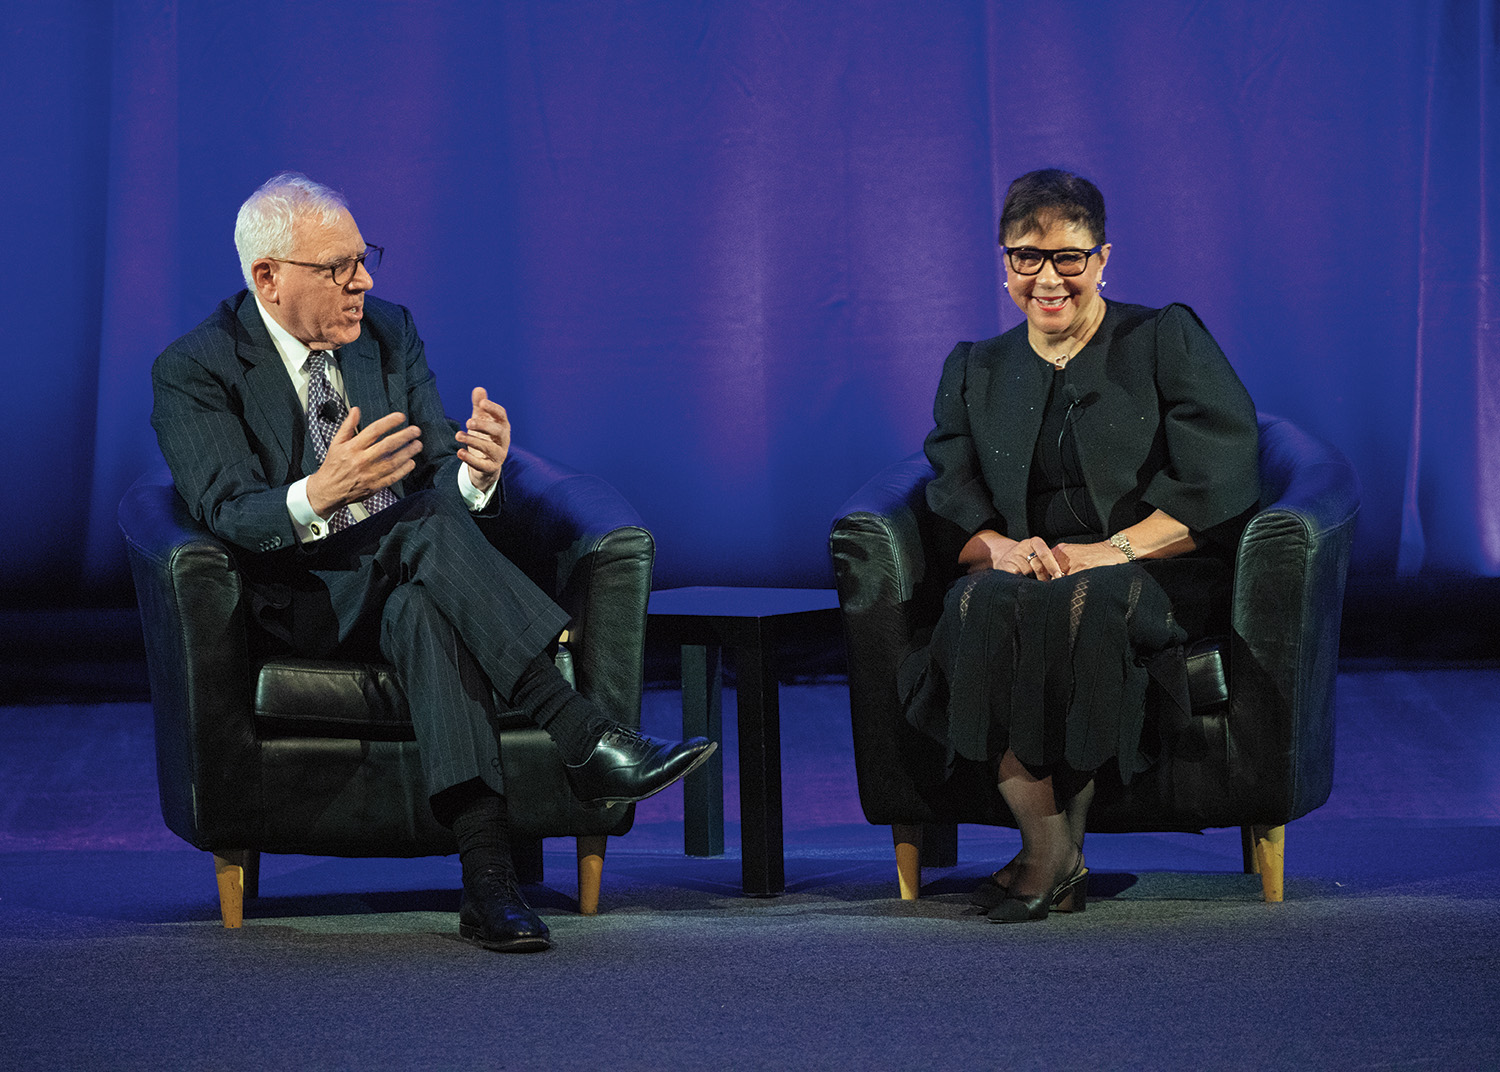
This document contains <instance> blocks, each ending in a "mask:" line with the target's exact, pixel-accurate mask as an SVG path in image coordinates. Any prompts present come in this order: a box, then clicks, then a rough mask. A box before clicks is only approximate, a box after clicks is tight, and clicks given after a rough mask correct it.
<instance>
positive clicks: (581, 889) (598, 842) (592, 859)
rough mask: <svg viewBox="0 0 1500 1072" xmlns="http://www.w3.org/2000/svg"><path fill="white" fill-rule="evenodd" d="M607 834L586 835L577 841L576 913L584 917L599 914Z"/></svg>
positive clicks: (607, 840) (607, 841)
mask: <svg viewBox="0 0 1500 1072" xmlns="http://www.w3.org/2000/svg"><path fill="white" fill-rule="evenodd" d="M608 843H609V836H608V835H607V834H588V835H585V836H583V837H580V838H579V839H578V911H579V913H580V914H582V915H585V916H592V915H597V914H598V912H599V887H600V885H601V884H602V883H603V881H604V850H605V847H606V846H607V845H608Z"/></svg>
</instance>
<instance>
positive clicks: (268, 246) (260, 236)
mask: <svg viewBox="0 0 1500 1072" xmlns="http://www.w3.org/2000/svg"><path fill="white" fill-rule="evenodd" d="M347 211H349V203H348V202H347V201H345V200H344V195H343V194H341V193H339V192H338V191H337V190H334V189H331V188H329V187H327V186H324V185H323V184H322V183H320V182H314V181H313V180H312V179H309V178H308V177H307V176H306V175H303V174H302V173H300V172H297V171H283V172H282V173H281V174H279V175H275V176H272V177H271V178H269V179H267V180H266V182H265V185H263V186H262V187H261V188H260V189H259V190H256V191H255V192H254V193H253V194H251V195H250V196H249V197H248V198H246V200H245V203H244V204H243V205H241V206H240V214H239V216H238V217H236V219H235V221H234V248H235V249H236V250H237V251H238V252H239V255H240V272H241V273H242V274H243V275H244V277H245V286H247V287H249V288H250V289H251V290H252V291H254V290H255V279H254V277H253V276H252V274H251V271H250V266H251V265H252V264H254V263H255V262H256V261H258V260H260V259H261V258H262V257H280V258H285V257H289V256H291V254H292V251H293V250H294V249H295V248H296V246H295V235H294V232H295V230H296V226H297V221H298V220H300V219H302V218H303V217H304V216H317V217H318V218H319V222H320V223H323V224H331V223H334V222H335V221H336V220H337V219H338V218H339V216H340V215H341V214H342V213H345V212H347Z"/></svg>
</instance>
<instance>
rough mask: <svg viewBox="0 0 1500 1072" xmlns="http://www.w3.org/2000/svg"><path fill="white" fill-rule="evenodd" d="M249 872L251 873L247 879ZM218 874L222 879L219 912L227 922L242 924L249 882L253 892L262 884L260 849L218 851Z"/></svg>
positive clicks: (216, 871)
mask: <svg viewBox="0 0 1500 1072" xmlns="http://www.w3.org/2000/svg"><path fill="white" fill-rule="evenodd" d="M247 873H248V875H249V877H250V881H249V883H247V882H246V876H247ZM214 876H215V877H216V878H217V879H218V881H219V916H220V917H221V918H222V919H223V920H224V926H225V927H227V928H230V929H233V928H235V927H239V926H240V925H241V924H243V923H244V921H245V889H246V886H247V885H249V886H250V888H251V896H252V897H253V896H254V895H255V892H256V891H255V887H256V886H258V885H259V876H260V853H258V852H255V851H254V850H251V849H239V850H232V851H229V852H225V853H217V852H216V853H214Z"/></svg>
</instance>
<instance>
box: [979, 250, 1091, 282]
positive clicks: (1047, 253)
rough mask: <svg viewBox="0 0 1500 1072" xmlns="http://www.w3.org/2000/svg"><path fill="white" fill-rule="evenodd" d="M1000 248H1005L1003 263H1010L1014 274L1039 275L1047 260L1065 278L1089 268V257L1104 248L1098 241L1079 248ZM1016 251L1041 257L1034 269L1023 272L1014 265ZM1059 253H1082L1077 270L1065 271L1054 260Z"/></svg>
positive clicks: (1079, 273)
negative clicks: (1088, 247)
mask: <svg viewBox="0 0 1500 1072" xmlns="http://www.w3.org/2000/svg"><path fill="white" fill-rule="evenodd" d="M1000 248H1001V249H1003V250H1005V263H1006V264H1008V265H1010V270H1011V271H1012V272H1015V273H1016V275H1028V276H1030V275H1041V273H1042V265H1044V264H1046V263H1047V262H1048V261H1051V262H1052V270H1053V271H1054V272H1056V273H1057V274H1058V275H1060V276H1063V277H1064V278H1066V279H1071V278H1073V277H1074V276H1078V275H1082V274H1083V273H1084V272H1086V271H1088V270H1089V258H1090V257H1092V256H1093V255H1094V254H1095V253H1098V252H1099V251H1100V250H1102V249H1103V248H1104V243H1103V242H1101V243H1099V244H1098V245H1097V246H1095V247H1094V248H1093V249H1080V248H1078V247H1077V246H1067V247H1065V248H1063V249H1038V248H1037V247H1036V246H1015V247H1011V246H1001V247H1000ZM1017 253H1039V254H1041V257H1042V259H1041V261H1040V262H1038V264H1037V266H1036V270H1035V271H1031V272H1025V271H1022V270H1021V269H1020V268H1018V267H1016V261H1015V257H1016V254H1017ZM1059 253H1082V254H1083V264H1082V265H1080V266H1079V268H1078V271H1076V272H1065V271H1063V270H1062V268H1061V267H1060V266H1059V265H1058V263H1057V260H1056V257H1057V255H1058V254H1059Z"/></svg>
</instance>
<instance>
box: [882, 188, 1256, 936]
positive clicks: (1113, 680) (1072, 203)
mask: <svg viewBox="0 0 1500 1072" xmlns="http://www.w3.org/2000/svg"><path fill="white" fill-rule="evenodd" d="M1000 240H1001V242H1002V243H1003V248H1004V252H1005V267H1006V279H1005V287H1006V289H1007V290H1008V291H1009V293H1010V296H1011V299H1012V300H1013V301H1015V303H1016V305H1017V306H1018V307H1019V308H1020V309H1021V311H1022V312H1023V313H1025V314H1026V323H1025V324H1022V325H1018V326H1017V327H1015V328H1014V329H1012V330H1011V331H1008V332H1006V333H1005V334H1004V335H1001V336H1000V337H999V338H995V339H990V340H988V341H986V342H981V343H960V344H959V345H958V346H957V347H956V348H955V349H954V351H953V353H952V354H950V355H949V356H948V359H947V361H946V363H945V364H944V366H943V373H942V379H941V382H940V383H939V386H938V393H937V400H936V402H935V404H934V407H933V411H934V418H935V422H936V427H935V428H934V429H933V430H932V433H931V434H930V435H929V436H928V437H927V441H926V444H925V448H926V452H927V456H928V458H929V459H930V460H931V462H932V465H933V467H934V469H935V470H936V475H935V477H934V478H933V480H932V481H931V482H930V483H929V484H928V486H927V502H928V504H929V505H930V506H931V508H932V510H933V511H934V512H935V513H936V514H937V515H938V516H939V517H940V518H942V519H944V520H945V521H946V522H949V523H951V524H952V525H953V526H956V528H957V530H958V531H957V537H958V538H956V539H955V540H954V545H955V546H958V545H959V544H961V550H960V551H959V552H958V555H957V566H958V567H961V568H962V569H963V570H965V571H966V574H965V575H963V576H961V577H960V578H959V579H958V581H956V582H955V583H954V585H953V587H952V588H951V589H950V590H949V592H948V595H947V598H946V601H945V604H944V609H943V615H942V618H941V620H940V621H939V623H938V625H937V627H936V629H935V630H934V632H933V635H932V640H931V643H930V645H929V646H928V647H927V648H924V649H923V650H921V651H918V652H916V653H915V654H913V655H912V656H911V657H910V658H908V660H907V661H906V663H905V664H904V665H903V667H902V673H901V680H902V690H903V698H904V700H905V702H906V705H907V716H908V718H909V719H910V721H911V722H912V723H913V724H914V725H916V726H917V727H919V728H920V729H922V730H924V731H926V732H927V733H930V734H932V735H933V736H935V737H936V738H937V739H939V740H940V741H942V742H944V743H945V744H947V745H948V747H949V749H950V750H951V753H952V754H955V755H957V756H962V757H965V758H967V759H971V760H982V761H988V762H993V763H995V764H996V768H997V771H998V780H999V788H1000V793H1001V796H1002V797H1003V798H1004V800H1005V803H1006V805H1007V806H1008V807H1009V808H1010V810H1011V812H1012V814H1013V815H1014V816H1015V819H1016V825H1017V826H1018V827H1019V828H1020V832H1021V851H1020V852H1019V853H1018V854H1017V855H1016V857H1015V859H1013V860H1011V861H1010V862H1009V863H1008V864H1006V865H1005V866H1004V867H1003V868H1001V869H1000V870H999V871H997V872H995V874H994V875H993V876H991V877H990V878H989V879H987V880H986V881H985V882H984V883H983V884H982V885H981V887H980V888H979V889H978V890H976V891H975V898H974V899H975V903H977V904H980V905H981V906H982V907H986V908H988V909H989V912H988V918H989V919H990V920H992V921H993V922H997V923H1012V922H1021V921H1025V920H1037V919H1045V918H1046V916H1047V914H1048V912H1049V911H1081V910H1082V909H1083V907H1084V904H1085V903H1086V900H1087V892H1088V889H1087V883H1088V868H1087V867H1085V866H1084V862H1083V834H1084V826H1085V823H1086V820H1087V814H1088V807H1089V804H1090V802H1091V801H1092V799H1093V795H1094V780H1095V774H1096V772H1104V773H1107V774H1109V775H1110V776H1111V777H1113V776H1114V775H1115V773H1116V771H1117V773H1118V776H1119V778H1120V779H1122V780H1124V781H1126V782H1128V781H1129V779H1130V778H1131V777H1132V776H1133V775H1134V774H1136V773H1138V772H1140V771H1142V770H1144V769H1145V768H1146V767H1147V766H1148V765H1149V764H1150V762H1151V760H1152V759H1153V757H1154V755H1155V753H1156V751H1157V750H1158V748H1157V741H1156V737H1157V732H1156V730H1155V729H1154V726H1155V718H1154V717H1151V718H1148V714H1149V715H1152V716H1155V715H1157V714H1158V713H1159V712H1160V711H1161V710H1162V708H1163V705H1165V704H1169V703H1173V702H1177V703H1180V704H1182V705H1183V706H1185V705H1186V702H1187V701H1186V675H1185V669H1184V664H1183V658H1182V651H1183V645H1184V644H1185V643H1186V642H1188V641H1189V640H1191V639H1194V638H1196V637H1200V636H1203V635H1207V634H1208V633H1210V632H1217V631H1222V630H1224V629H1225V628H1226V626H1225V619H1226V618H1227V606H1228V598H1229V591H1230V580H1231V569H1232V565H1233V560H1234V552H1235V547H1236V544H1237V541H1238V537H1239V534H1240V531H1241V530H1242V529H1243V527H1244V524H1245V522H1246V521H1247V520H1248V518H1249V516H1250V515H1251V513H1252V512H1253V511H1254V508H1255V504H1256V499H1257V497H1258V494H1259V482H1258V477H1257V457H1256V455H1257V443H1256V421H1255V407H1254V405H1253V404H1252V403H1251V401H1250V396H1249V394H1248V393H1247V392H1246V391H1245V388H1244V385H1243V384H1241V383H1240V381H1239V378H1238V377H1237V376H1236V375H1235V373H1234V370H1233V369H1232V368H1230V366H1229V362H1228V361H1227V360H1226V359H1225V357H1224V354H1223V352H1222V351H1221V350H1220V349H1219V347H1218V346H1217V345H1216V344H1215V343H1214V340H1213V338H1212V337H1211V336H1210V335H1209V333H1208V331H1207V330H1206V329H1205V328H1204V327H1203V325H1202V323H1201V322H1199V320H1198V318H1197V317H1196V316H1195V315H1194V314H1193V312H1192V310H1190V309H1188V308H1187V307H1186V306H1183V305H1170V306H1167V307H1166V308H1164V309H1148V308H1145V307H1143V306H1137V305H1124V304H1119V303H1116V302H1106V301H1105V300H1104V299H1103V298H1102V297H1101V296H1100V293H1099V292H1100V290H1101V289H1102V288H1103V286H1104V278H1103V275H1104V270H1105V268H1106V266H1107V265H1108V263H1109V257H1110V246H1109V243H1108V242H1107V241H1106V240H1105V232H1104V199H1103V197H1102V196H1101V195H1100V193H1099V191H1098V189H1097V188H1096V187H1095V186H1094V185H1093V183H1091V182H1089V181H1088V180H1087V179H1084V178H1080V177H1079V176H1076V175H1072V174H1069V173H1067V172H1064V171H1058V170H1053V169H1048V170H1042V171H1033V172H1030V173H1029V174H1026V175H1023V176H1021V177H1020V178H1019V179H1017V180H1016V181H1015V182H1013V183H1012V184H1011V186H1010V189H1009V191H1008V192H1007V194H1006V198H1005V205H1004V208H1003V210H1002V214H1001V218H1000ZM1111 765H1113V768H1114V769H1108V768H1110V766H1111Z"/></svg>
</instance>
